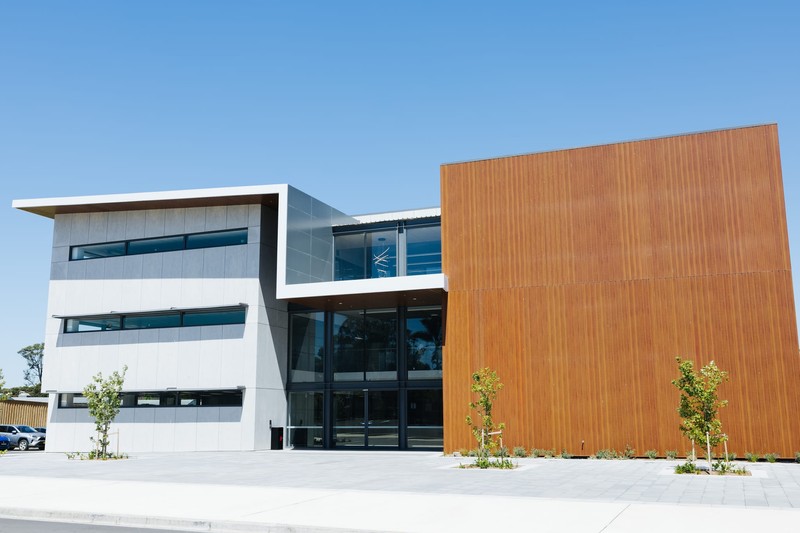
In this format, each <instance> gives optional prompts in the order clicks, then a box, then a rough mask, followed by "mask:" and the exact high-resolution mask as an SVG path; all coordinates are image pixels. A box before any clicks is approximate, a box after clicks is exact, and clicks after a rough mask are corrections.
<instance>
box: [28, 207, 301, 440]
mask: <svg viewBox="0 0 800 533" xmlns="http://www.w3.org/2000/svg"><path fill="white" fill-rule="evenodd" d="M262 224H265V227H264V228H262ZM241 227H247V228H248V243H247V244H246V245H235V246H225V247H219V248H206V249H198V250H185V251H173V252H165V253H154V254H146V255H137V256H125V257H111V258H103V259H91V260H83V261H69V248H70V246H75V245H84V244H92V243H101V242H112V241H115V240H125V239H138V238H145V237H156V236H163V235H177V234H183V233H195V232H204V231H216V230H222V229H232V228H241ZM277 227H278V223H277V213H276V212H275V211H274V210H271V209H268V208H262V207H261V206H260V205H249V206H248V205H243V206H221V207H220V206H215V207H196V208H180V209H167V210H142V211H128V212H125V211H118V212H110V213H89V214H67V215H56V217H55V227H54V232H53V256H52V268H51V282H50V289H49V303H48V316H49V318H48V320H47V326H46V338H45V343H46V346H47V356H46V359H45V360H46V364H45V368H44V379H43V386H42V388H43V390H51V391H68V392H78V391H81V390H82V389H83V387H84V386H86V385H87V384H88V383H89V382H90V380H91V378H92V376H94V375H95V374H96V373H97V372H102V373H103V375H108V374H109V373H111V372H113V371H115V370H120V369H121V368H122V367H123V366H124V365H127V366H128V372H127V376H126V380H125V385H124V390H128V391H159V390H161V391H163V390H167V389H173V388H174V389H177V390H192V389H195V390H198V389H199V390H203V389H235V388H238V387H244V390H245V393H244V402H243V406H242V407H180V408H170V407H159V408H146V407H137V408H123V409H122V410H121V411H120V414H119V416H118V417H117V420H116V422H115V424H114V426H113V427H114V431H118V432H119V435H118V436H117V437H115V438H117V439H118V444H119V449H120V451H122V452H133V451H159V450H163V451H172V450H174V451H191V450H239V449H244V450H251V449H263V448H266V447H268V446H269V437H270V435H269V423H270V421H272V422H273V424H274V425H276V426H282V425H284V424H283V422H284V421H285V418H286V397H285V392H284V390H285V375H286V353H287V352H286V350H287V344H286V343H287V334H288V330H287V322H288V320H287V317H286V304H285V303H284V302H281V301H278V300H276V299H275V278H276V271H275V268H276V267H275V261H276V256H277V250H276V243H277ZM262 237H264V241H262ZM239 303H243V304H247V305H248V309H247V315H246V322H245V324H243V325H225V326H200V327H187V328H161V329H142V330H130V331H109V332H86V333H73V334H64V333H62V329H63V324H62V320H61V319H58V318H54V317H53V315H58V316H75V315H91V314H101V313H108V312H135V311H152V310H163V309H169V308H172V307H176V308H191V307H207V306H224V305H235V304H239ZM56 401H57V395H51V405H50V411H49V423H48V446H47V449H48V450H49V451H75V450H87V449H88V448H89V447H90V444H89V437H90V436H92V435H93V433H94V426H93V424H92V422H91V420H90V418H89V416H88V412H87V411H86V410H85V409H58V408H55V402H56ZM116 445H117V443H116V441H113V442H112V446H116Z"/></svg>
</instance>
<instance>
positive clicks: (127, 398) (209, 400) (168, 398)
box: [58, 389, 244, 409]
mask: <svg viewBox="0 0 800 533" xmlns="http://www.w3.org/2000/svg"><path fill="white" fill-rule="evenodd" d="M243 397H244V391H243V390H242V389H230V390H203V391H172V390H170V391H144V392H121V393H120V399H121V400H122V404H121V407H122V408H128V407H241V406H242V399H243ZM87 406H88V403H87V400H86V397H85V396H84V395H83V394H79V393H62V394H59V395H58V407H59V408H60V409H85V408H86V407H87Z"/></svg>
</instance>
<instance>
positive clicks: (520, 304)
mask: <svg viewBox="0 0 800 533" xmlns="http://www.w3.org/2000/svg"><path fill="white" fill-rule="evenodd" d="M782 187H783V185H782V178H781V169H780V157H779V150H778V138H777V127H776V126H775V125H765V126H755V127H748V128H737V129H731V130H721V131H714V132H706V133H698V134H690V135H681V136H675V137H667V138H660V139H652V140H645V141H635V142H625V143H619V144H613V145H606V146H598V147H589V148H579V149H573V150H562V151H555V152H547V153H539V154H530V155H521V156H514V157H504V158H498V159H491V160H484V161H475V162H467V163H457V164H449V165H443V166H442V169H441V196H442V207H441V210H439V209H422V210H417V211H405V212H398V213H383V214H373V215H364V216H352V215H347V214H345V213H342V212H340V211H338V210H336V209H335V208H334V207H331V206H328V205H326V204H324V203H322V202H320V201H319V200H317V199H315V198H312V197H311V196H308V195H307V194H305V193H303V192H301V191H299V190H297V189H295V188H293V187H291V186H289V185H265V186H255V187H236V188H222V189H206V190H187V191H171V192H157V193H141V194H114V195H104V196H90V197H75V198H51V199H40V200H18V201H15V202H14V207H16V208H19V209H23V210H26V211H30V212H33V213H35V214H39V215H42V216H46V217H50V218H52V219H53V220H54V237H53V255H52V269H51V281H50V293H49V306H48V318H47V329H46V337H45V342H46V346H47V352H46V357H45V375H44V383H43V389H44V390H47V391H48V392H50V393H51V394H50V406H49V413H48V419H49V420H48V430H49V431H48V449H49V450H51V451H71V450H80V449H87V448H88V439H89V436H90V435H91V434H92V431H93V425H92V424H91V421H90V419H89V417H88V413H87V410H86V408H85V399H84V398H83V397H82V395H81V394H80V392H81V390H82V389H83V387H84V386H85V385H86V384H87V383H89V381H90V380H91V377H92V376H93V375H94V374H96V373H97V372H102V373H103V374H104V375H107V374H108V373H110V372H112V371H114V370H119V369H121V368H122V367H123V366H124V365H127V367H128V371H127V376H126V380H125V385H124V392H123V408H122V410H121V412H120V415H119V417H118V419H117V423H116V424H115V427H116V428H117V429H118V431H119V436H118V439H119V443H120V449H121V450H125V451H148V450H254V449H266V448H270V447H272V446H273V445H275V444H277V445H280V446H287V447H295V448H300V447H302V448H326V449H329V448H343V447H352V448H380V449H442V448H443V447H444V449H445V450H447V451H452V450H454V449H458V448H467V447H471V446H472V443H471V441H470V439H471V435H470V433H469V430H468V428H467V426H466V424H465V423H464V417H465V415H466V414H467V412H468V408H467V404H468V402H469V401H470V392H469V385H470V374H471V373H472V371H474V370H476V369H477V368H480V367H483V366H489V367H491V368H493V369H495V370H497V372H498V374H499V375H500V377H501V379H502V381H503V382H504V383H505V389H504V390H503V391H502V392H501V395H500V398H499V399H498V401H497V403H496V416H497V418H498V419H502V420H504V421H505V422H506V424H507V430H506V433H505V436H504V437H505V439H504V440H505V442H506V443H507V444H508V445H511V446H514V445H523V446H527V447H529V448H530V447H533V446H536V447H540V448H555V449H558V450H561V449H566V450H567V451H569V452H570V453H573V454H583V455H588V454H590V453H593V452H594V451H596V450H598V449H601V448H618V449H621V448H624V447H625V446H626V445H631V446H633V447H635V448H636V449H638V450H640V451H643V450H646V449H659V450H661V451H662V452H663V450H666V449H676V450H680V451H683V450H684V449H686V447H687V445H686V443H684V442H683V441H682V438H681V435H680V433H679V431H678V429H677V427H678V418H677V414H676V412H675V408H676V405H677V399H678V392H677V390H676V389H674V387H673V386H672V385H671V384H670V380H671V379H673V378H674V377H676V375H677V367H676V364H675V357H676V356H683V357H690V358H693V359H695V360H696V361H697V362H698V363H699V364H703V363H706V362H708V361H709V360H710V359H714V360H715V361H716V362H717V363H718V364H719V365H720V366H721V367H722V368H723V369H726V370H728V371H730V374H731V380H730V382H729V383H727V384H725V385H724V386H723V388H722V389H721V392H722V394H723V396H724V397H726V398H727V399H728V400H729V401H730V404H729V406H728V407H727V408H725V410H724V411H723V415H722V418H723V424H724V427H725V428H726V430H727V431H728V433H729V435H730V447H731V449H732V450H733V451H737V452H738V453H740V454H741V453H743V452H744V451H745V450H748V451H763V452H766V451H771V452H777V453H780V454H782V455H788V454H790V453H793V452H794V451H796V449H800V421H798V420H797V417H795V416H794V414H795V413H796V412H797V408H798V407H800V405H799V404H800V400H798V392H799V391H800V357H799V355H798V341H797V329H796V323H795V310H794V301H793V295H792V279H791V270H790V264H789V250H788V236H787V228H786V218H785V209H784V204H783V189H782ZM283 438H285V441H284V440H283Z"/></svg>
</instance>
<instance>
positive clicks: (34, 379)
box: [17, 343, 44, 387]
mask: <svg viewBox="0 0 800 533" xmlns="http://www.w3.org/2000/svg"><path fill="white" fill-rule="evenodd" d="M17 353H18V354H20V355H21V356H22V358H23V359H25V362H26V363H27V364H28V368H27V369H26V370H25V382H26V383H27V384H28V385H31V386H34V387H35V386H36V385H40V386H41V384H42V364H43V361H44V343H37V344H31V345H30V346H26V347H24V348H23V349H21V350H20V351H18V352H17Z"/></svg>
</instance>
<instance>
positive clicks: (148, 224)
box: [144, 209, 165, 237]
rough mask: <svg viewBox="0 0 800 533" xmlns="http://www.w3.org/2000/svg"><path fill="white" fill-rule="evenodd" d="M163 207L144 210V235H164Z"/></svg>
mask: <svg viewBox="0 0 800 533" xmlns="http://www.w3.org/2000/svg"><path fill="white" fill-rule="evenodd" d="M164 217H165V211H164V210H163V209H150V210H147V211H145V222H144V234H145V237H161V236H162V235H164Z"/></svg>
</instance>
